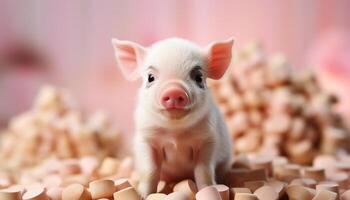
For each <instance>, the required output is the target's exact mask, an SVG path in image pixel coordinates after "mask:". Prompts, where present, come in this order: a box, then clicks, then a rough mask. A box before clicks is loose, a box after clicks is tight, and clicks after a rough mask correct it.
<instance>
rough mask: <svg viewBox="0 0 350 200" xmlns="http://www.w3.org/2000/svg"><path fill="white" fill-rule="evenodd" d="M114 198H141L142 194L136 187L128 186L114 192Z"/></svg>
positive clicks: (138, 199) (133, 199)
mask: <svg viewBox="0 0 350 200" xmlns="http://www.w3.org/2000/svg"><path fill="white" fill-rule="evenodd" d="M113 197H114V200H126V199H128V200H141V196H140V195H139V194H138V193H137V192H136V190H135V188H133V187H128V188H125V189H122V190H119V191H117V192H115V193H114V194H113Z"/></svg>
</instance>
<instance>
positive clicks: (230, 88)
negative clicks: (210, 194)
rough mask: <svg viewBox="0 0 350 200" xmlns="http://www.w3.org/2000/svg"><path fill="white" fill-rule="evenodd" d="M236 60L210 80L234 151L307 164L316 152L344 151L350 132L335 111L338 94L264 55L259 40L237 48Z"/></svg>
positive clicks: (280, 59) (279, 57) (311, 76)
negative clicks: (226, 71)
mask: <svg viewBox="0 0 350 200" xmlns="http://www.w3.org/2000/svg"><path fill="white" fill-rule="evenodd" d="M235 61H236V62H235V63H234V64H233V67H232V72H230V73H229V74H228V77H226V79H224V80H223V81H221V82H213V83H212V84H211V86H212V88H213V92H214V95H215V97H216V99H217V101H218V103H219V105H220V108H221V110H222V111H223V113H225V115H226V118H227V123H228V126H229V129H230V133H231V134H232V138H233V141H234V146H233V148H234V149H233V152H234V153H235V154H241V153H244V154H247V153H248V154H249V153H254V154H262V155H272V156H276V155H284V156H286V157H288V158H289V159H290V160H291V161H292V162H296V163H300V164H310V163H311V162H312V159H313V158H314V157H315V156H316V155H318V154H320V153H339V152H342V151H347V148H348V147H349V146H350V145H348V144H349V132H348V130H346V129H345V128H344V125H343V122H342V120H341V117H340V116H339V115H338V114H337V113H336V112H335V111H334V105H335V103H336V102H337V98H336V97H335V96H333V95H331V94H328V93H326V92H325V91H323V90H322V89H321V88H320V85H319V84H318V82H317V80H316V77H315V76H314V74H313V73H312V72H309V71H303V72H295V71H292V67H291V66H290V65H289V63H288V62H287V60H286V58H285V57H283V56H282V55H280V54H276V55H275V56H272V57H269V58H267V56H265V55H264V52H263V50H262V47H261V45H259V44H258V43H251V44H249V45H247V46H246V47H245V48H243V49H241V51H239V52H238V53H237V56H236V57H235Z"/></svg>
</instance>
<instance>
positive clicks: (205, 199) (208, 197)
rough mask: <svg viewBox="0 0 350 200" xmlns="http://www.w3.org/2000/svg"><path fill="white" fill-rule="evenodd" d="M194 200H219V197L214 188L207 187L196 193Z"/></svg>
mask: <svg viewBox="0 0 350 200" xmlns="http://www.w3.org/2000/svg"><path fill="white" fill-rule="evenodd" d="M196 200H221V196H220V194H219V192H218V190H217V189H216V188H215V187H213V186H207V187H205V188H203V189H201V190H200V191H199V192H197V194H196Z"/></svg>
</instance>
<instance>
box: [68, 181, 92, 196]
mask: <svg viewBox="0 0 350 200" xmlns="http://www.w3.org/2000/svg"><path fill="white" fill-rule="evenodd" d="M62 200H91V194H90V192H89V191H88V190H87V189H86V188H84V186H83V185H81V184H77V183H75V184H71V185H69V186H68V187H66V188H64V189H63V191H62Z"/></svg>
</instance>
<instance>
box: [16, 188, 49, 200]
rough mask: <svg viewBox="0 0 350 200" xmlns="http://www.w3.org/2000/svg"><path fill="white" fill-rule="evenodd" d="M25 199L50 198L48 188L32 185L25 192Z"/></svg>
mask: <svg viewBox="0 0 350 200" xmlns="http://www.w3.org/2000/svg"><path fill="white" fill-rule="evenodd" d="M22 199H23V200H48V199H49V198H48V196H47V195H46V189H45V188H43V187H31V188H28V190H27V191H26V192H25V193H24V194H23V196H22Z"/></svg>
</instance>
